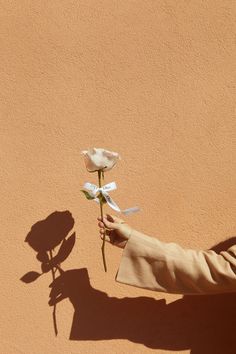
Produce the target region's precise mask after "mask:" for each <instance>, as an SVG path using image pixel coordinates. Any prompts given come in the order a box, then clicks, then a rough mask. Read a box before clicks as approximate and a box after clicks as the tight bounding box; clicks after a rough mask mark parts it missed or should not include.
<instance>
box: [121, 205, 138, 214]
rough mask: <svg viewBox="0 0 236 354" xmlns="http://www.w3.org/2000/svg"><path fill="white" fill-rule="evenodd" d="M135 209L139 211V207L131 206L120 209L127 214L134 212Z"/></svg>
mask: <svg viewBox="0 0 236 354" xmlns="http://www.w3.org/2000/svg"><path fill="white" fill-rule="evenodd" d="M137 211H140V208H139V207H132V208H128V209H124V210H121V213H122V214H125V215H128V214H132V213H136V212H137Z"/></svg>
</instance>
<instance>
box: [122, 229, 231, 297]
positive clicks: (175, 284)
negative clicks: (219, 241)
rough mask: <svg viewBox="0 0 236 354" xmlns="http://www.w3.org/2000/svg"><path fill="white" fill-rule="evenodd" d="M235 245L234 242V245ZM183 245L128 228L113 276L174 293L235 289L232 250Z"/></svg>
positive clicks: (128, 282) (131, 283)
mask: <svg viewBox="0 0 236 354" xmlns="http://www.w3.org/2000/svg"><path fill="white" fill-rule="evenodd" d="M235 247H236V246H235ZM234 250H235V248H234V249H233V248H232V249H230V250H228V251H225V252H221V254H217V253H216V252H214V251H210V250H209V251H196V250H191V249H184V248H182V247H181V246H179V245H178V244H176V243H165V242H162V241H160V240H158V239H156V238H153V237H150V236H148V235H145V234H143V233H141V232H138V231H136V230H132V232H131V236H130V238H129V240H128V241H127V243H126V246H125V249H124V250H123V254H122V259H121V263H120V267H119V270H118V272H117V274H116V278H115V280H116V281H118V282H121V283H125V284H129V285H133V286H137V287H142V288H146V289H150V290H156V291H162V292H169V293H177V294H204V293H208V294H209V293H220V292H233V291H236V271H235V266H236V251H235V253H234Z"/></svg>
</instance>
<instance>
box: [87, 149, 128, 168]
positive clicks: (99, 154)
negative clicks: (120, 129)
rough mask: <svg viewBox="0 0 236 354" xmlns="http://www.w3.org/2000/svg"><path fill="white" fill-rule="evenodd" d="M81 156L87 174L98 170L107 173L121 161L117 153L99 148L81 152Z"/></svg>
mask: <svg viewBox="0 0 236 354" xmlns="http://www.w3.org/2000/svg"><path fill="white" fill-rule="evenodd" d="M81 154H83V155H84V159H85V165H86V168H87V170H88V171H89V172H95V171H98V170H101V171H103V172H105V171H109V170H111V169H112V167H113V166H114V165H115V164H116V162H117V161H118V160H121V158H120V155H119V154H118V153H117V152H114V151H108V150H105V149H101V148H91V149H89V150H83V151H82V152H81Z"/></svg>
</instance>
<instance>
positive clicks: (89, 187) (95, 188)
mask: <svg viewBox="0 0 236 354" xmlns="http://www.w3.org/2000/svg"><path fill="white" fill-rule="evenodd" d="M83 188H85V189H87V190H88V191H89V192H90V194H91V196H93V197H95V198H94V199H93V200H94V201H95V202H97V203H100V200H99V198H97V197H96V194H97V193H98V192H101V193H102V195H103V196H104V198H105V199H106V201H107V204H108V205H109V206H110V207H111V208H112V209H114V210H115V211H118V212H119V213H122V214H125V215H127V214H131V213H135V212H137V211H139V210H140V208H139V207H132V208H128V209H125V210H121V209H120V208H119V207H118V205H117V204H116V203H115V202H114V200H113V199H112V198H111V197H110V195H109V194H108V192H110V191H113V190H114V189H116V188H117V186H116V183H115V182H111V183H108V184H105V185H104V186H102V187H101V188H99V187H98V186H96V184H92V183H89V182H86V183H85V184H84V186H83Z"/></svg>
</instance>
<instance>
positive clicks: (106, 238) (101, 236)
mask: <svg viewBox="0 0 236 354" xmlns="http://www.w3.org/2000/svg"><path fill="white" fill-rule="evenodd" d="M100 238H101V240H103V238H104V235H102V234H101V235H100ZM105 241H107V242H110V243H111V239H110V237H109V236H108V235H105Z"/></svg>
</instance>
